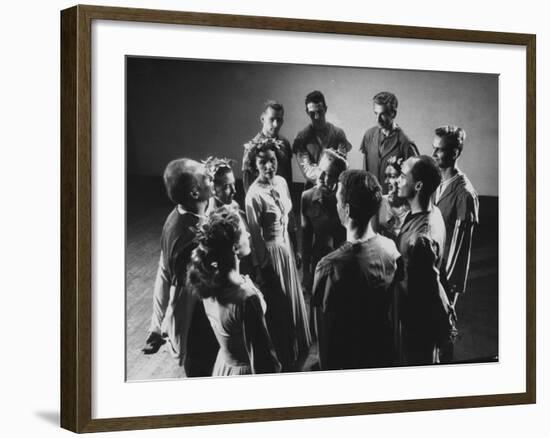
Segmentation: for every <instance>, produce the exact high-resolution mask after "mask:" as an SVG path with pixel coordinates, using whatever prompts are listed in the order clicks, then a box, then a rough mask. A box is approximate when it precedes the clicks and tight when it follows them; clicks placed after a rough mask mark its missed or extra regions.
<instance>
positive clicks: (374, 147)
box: [361, 91, 418, 194]
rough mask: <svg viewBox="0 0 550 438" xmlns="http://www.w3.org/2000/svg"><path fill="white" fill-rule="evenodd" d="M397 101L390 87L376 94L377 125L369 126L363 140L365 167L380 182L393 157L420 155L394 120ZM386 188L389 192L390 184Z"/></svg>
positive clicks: (385, 190) (374, 104)
mask: <svg viewBox="0 0 550 438" xmlns="http://www.w3.org/2000/svg"><path fill="white" fill-rule="evenodd" d="M397 104H398V102H397V97H396V96H395V95H394V94H393V93H390V92H388V91H382V92H380V93H378V94H376V95H375V96H374V97H373V110H374V115H375V116H376V122H377V126H374V127H372V128H370V129H368V130H367V132H365V135H364V136H363V141H362V142H361V152H363V154H365V169H366V170H368V171H369V172H371V173H372V174H374V176H376V178H378V181H380V182H382V181H384V172H385V171H386V167H387V166H388V164H389V160H390V159H391V158H392V157H396V159H403V160H404V159H407V158H409V157H413V156H416V155H418V149H417V148H416V145H415V144H414V143H413V142H412V141H411V140H409V138H408V137H407V136H406V135H405V133H404V132H403V130H402V129H401V128H400V127H399V126H397V123H395V117H396V116H397ZM383 190H384V194H385V193H387V187H384V188H383Z"/></svg>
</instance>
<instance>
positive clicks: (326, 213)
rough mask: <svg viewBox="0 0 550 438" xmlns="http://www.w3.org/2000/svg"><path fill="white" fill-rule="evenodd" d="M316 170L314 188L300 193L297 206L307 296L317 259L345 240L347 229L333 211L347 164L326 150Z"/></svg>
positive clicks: (335, 154)
mask: <svg viewBox="0 0 550 438" xmlns="http://www.w3.org/2000/svg"><path fill="white" fill-rule="evenodd" d="M318 167H319V170H320V171H321V173H320V174H319V178H318V179H317V185H316V186H314V187H311V188H310V189H308V190H305V191H304V192H302V200H301V207H300V211H301V225H302V261H303V263H302V268H303V286H304V290H306V291H307V292H308V293H311V286H312V283H313V274H314V273H315V267H316V266H317V263H318V262H319V260H321V258H322V257H324V256H326V255H327V254H328V253H330V252H332V251H334V250H335V249H336V248H338V247H339V246H340V245H341V244H342V243H343V242H344V241H345V240H346V229H345V228H344V227H343V226H342V224H341V223H340V220H339V219H338V212H337V211H336V188H337V187H338V177H339V176H340V174H341V173H342V172H343V171H344V170H346V169H347V167H348V163H347V161H346V159H345V158H344V157H342V156H341V155H340V154H339V153H338V152H335V151H334V150H332V149H325V150H324V151H323V154H322V155H321V160H320V161H319V166H318Z"/></svg>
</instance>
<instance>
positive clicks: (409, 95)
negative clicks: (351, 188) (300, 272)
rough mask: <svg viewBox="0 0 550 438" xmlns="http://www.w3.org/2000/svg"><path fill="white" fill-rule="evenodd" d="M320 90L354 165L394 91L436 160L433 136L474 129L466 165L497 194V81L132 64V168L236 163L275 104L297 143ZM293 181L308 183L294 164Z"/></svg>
mask: <svg viewBox="0 0 550 438" xmlns="http://www.w3.org/2000/svg"><path fill="white" fill-rule="evenodd" d="M315 89H318V90H321V91H322V92H323V93H324V95H325V98H326V100H327V105H328V113H327V120H328V121H330V122H332V123H334V124H336V125H337V126H340V127H341V128H343V129H344V131H345V132H346V135H347V137H348V140H349V141H350V142H351V144H352V145H353V149H352V151H351V154H350V156H349V158H350V163H351V167H356V168H360V167H362V162H363V161H362V160H363V155H362V154H361V153H360V152H359V145H360V142H361V139H362V137H363V134H364V132H365V130H366V129H367V128H369V127H371V126H373V125H374V124H375V120H374V115H373V112H372V96H374V94H376V93H377V92H379V91H383V90H387V91H391V92H393V93H395V94H396V95H397V97H398V100H399V108H398V114H397V119H396V121H397V123H398V124H399V125H400V126H401V127H402V128H403V130H404V131H405V132H406V133H407V135H408V136H409V137H410V138H411V139H412V140H413V141H415V142H416V144H417V146H418V148H419V150H420V153H423V154H431V152H432V148H431V144H432V139H433V135H434V134H433V130H434V129H435V128H436V127H437V126H440V125H443V124H455V125H459V126H461V127H463V128H464V129H465V130H466V133H467V138H466V146H465V149H464V154H463V156H462V158H461V160H460V163H459V166H460V167H461V169H462V170H463V171H464V172H466V173H467V174H468V176H469V177H470V179H471V181H472V183H473V184H474V186H475V187H476V189H477V191H478V192H479V194H480V195H493V196H498V76H496V75H485V74H472V73H446V72H423V71H409V70H384V69H366V68H350V67H326V66H307V65H289V64H260V63H239V62H218V61H215V62H208V61H207V62H205V61H193V60H178V59H156V58H135V57H128V58H127V171H128V173H130V174H138V175H161V174H162V172H163V170H164V167H165V166H166V164H167V163H168V161H170V160H172V159H174V158H177V157H182V156H186V157H191V158H196V159H202V158H205V157H206V156H208V155H216V156H225V157H229V158H234V159H236V160H238V163H239V164H238V165H237V166H235V167H236V169H235V170H236V175H237V177H240V165H241V158H242V150H243V147H242V145H243V144H244V143H245V142H247V141H248V140H250V139H251V138H252V137H253V136H254V135H255V134H256V133H257V132H258V131H259V129H260V121H259V116H260V112H261V109H262V105H263V103H264V102H265V101H266V100H267V99H276V100H278V101H280V102H281V103H283V104H284V106H285V122H284V126H283V128H282V130H281V133H282V134H283V135H284V136H285V137H287V138H288V139H289V140H290V142H291V143H292V141H293V139H294V137H295V136H296V134H297V132H298V131H299V130H301V129H302V128H303V127H304V126H306V124H307V123H308V118H307V115H306V113H305V111H304V98H305V96H306V94H307V93H309V92H310V91H312V90H315ZM293 166H294V171H295V172H294V175H295V176H294V180H295V181H303V178H302V175H301V173H300V172H299V170H298V167H297V165H296V162H294V163H293Z"/></svg>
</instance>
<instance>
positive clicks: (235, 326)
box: [187, 206, 281, 376]
mask: <svg viewBox="0 0 550 438" xmlns="http://www.w3.org/2000/svg"><path fill="white" fill-rule="evenodd" d="M249 237H250V235H249V233H248V231H247V229H246V226H245V224H244V222H243V220H242V218H241V217H240V215H239V212H238V210H237V209H234V208H231V207H228V206H224V207H221V208H219V209H217V210H216V211H215V212H213V213H211V215H210V216H209V218H208V221H207V222H206V224H204V226H203V228H202V230H201V233H200V236H199V245H198V247H197V248H196V249H195V250H194V251H193V254H192V257H191V263H190V265H189V268H188V272H187V286H188V287H189V288H190V289H191V290H193V291H194V292H195V293H197V294H198V295H199V296H200V297H202V298H203V303H204V309H205V312H206V316H207V317H208V320H209V321H210V325H211V326H212V330H213V331H214V335H215V336H216V339H217V341H218V344H219V346H220V349H219V351H218V355H217V358H216V362H215V364H214V369H213V371H212V375H214V376H227V375H240V374H258V373H276V372H279V371H281V365H280V363H279V361H278V359H277V355H276V353H275V349H274V347H273V343H272V341H271V337H270V335H269V332H268V329H267V324H266V321H265V311H266V303H265V301H264V298H263V295H262V293H261V292H260V291H259V290H258V288H257V287H256V286H255V285H254V283H253V282H252V280H250V278H249V277H248V276H243V275H241V274H240V273H239V262H240V259H241V258H243V257H245V256H247V255H249V254H250V241H249Z"/></svg>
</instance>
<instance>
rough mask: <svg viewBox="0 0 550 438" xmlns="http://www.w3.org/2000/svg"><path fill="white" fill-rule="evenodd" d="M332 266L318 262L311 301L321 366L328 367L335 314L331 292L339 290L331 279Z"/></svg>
mask: <svg viewBox="0 0 550 438" xmlns="http://www.w3.org/2000/svg"><path fill="white" fill-rule="evenodd" d="M330 271H331V266H328V265H325V263H323V260H321V262H319V263H318V264H317V268H316V269H315V279H314V281H313V293H312V297H311V303H312V306H313V311H314V326H315V331H316V334H317V339H318V343H319V367H320V369H321V370H326V369H328V366H329V364H328V355H329V351H328V349H329V348H328V347H329V346H328V342H329V339H330V334H331V331H332V325H333V315H332V312H331V310H330V304H329V303H330V298H331V293H332V292H333V291H335V290H337V287H336V285H334V284H333V282H332V280H331V277H332V276H331V275H330Z"/></svg>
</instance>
